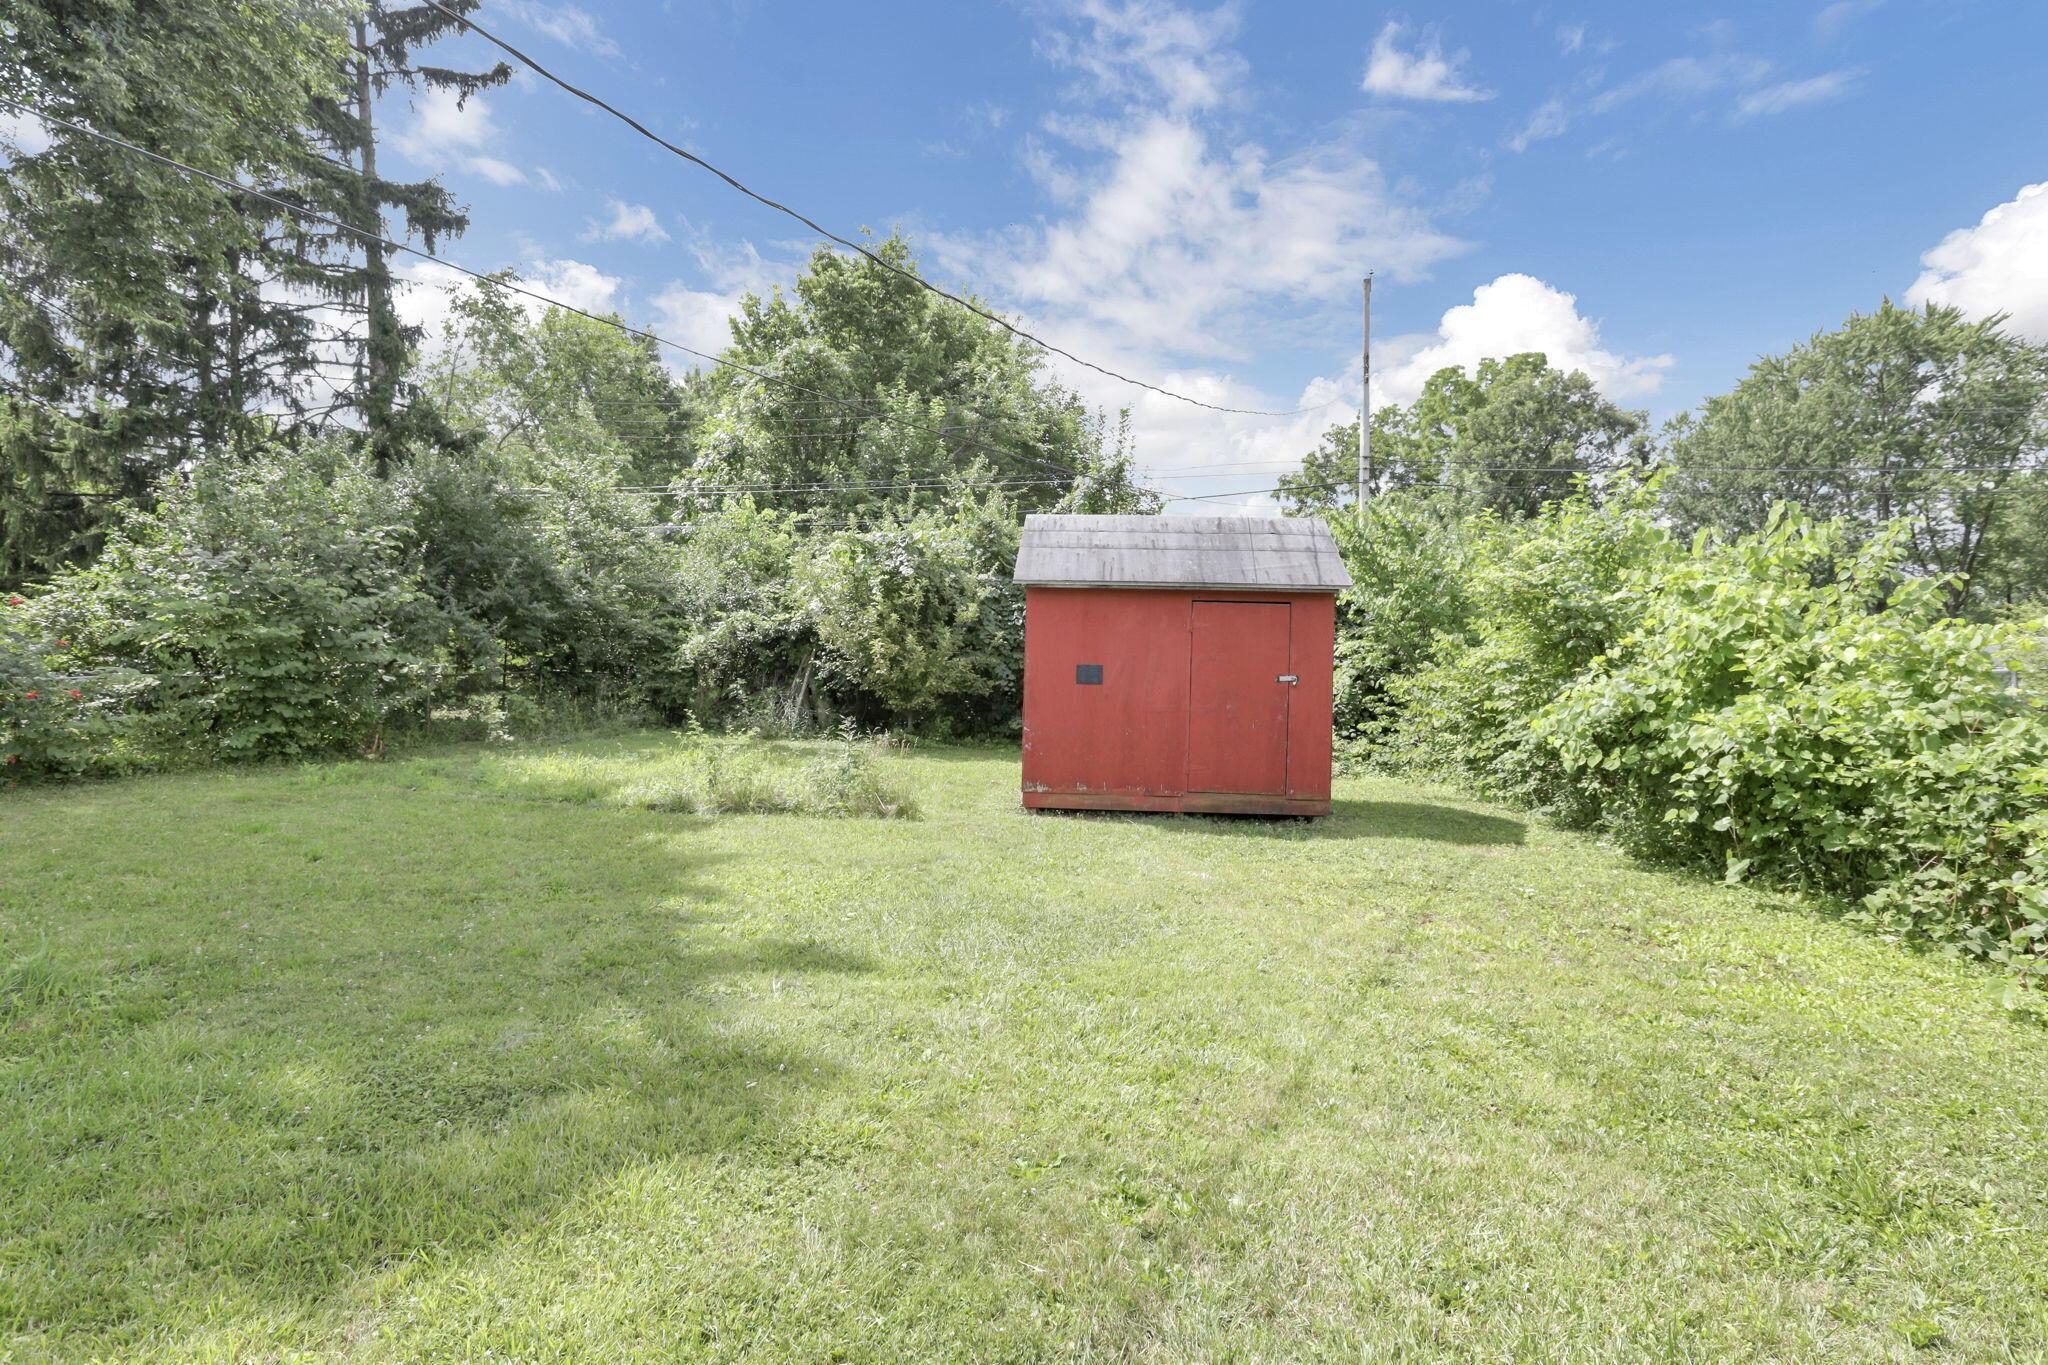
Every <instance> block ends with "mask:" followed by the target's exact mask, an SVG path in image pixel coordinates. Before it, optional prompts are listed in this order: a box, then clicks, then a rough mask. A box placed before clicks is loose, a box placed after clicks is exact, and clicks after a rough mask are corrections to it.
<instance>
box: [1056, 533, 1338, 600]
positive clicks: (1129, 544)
mask: <svg viewBox="0 0 2048 1365" xmlns="http://www.w3.org/2000/svg"><path fill="white" fill-rule="evenodd" d="M1016 577H1017V581H1018V582H1019V583H1030V584H1036V585H1038V586H1041V587H1067V588H1084V587H1085V588H1100V587H1108V588H1287V589H1291V590H1295V591H1300V592H1334V591H1335V590H1336V589H1338V588H1348V587H1350V586H1351V575H1350V574H1349V573H1347V572H1346V571H1345V568H1344V561H1343V559H1342V558H1341V557H1340V556H1339V555H1338V554H1337V542H1336V541H1335V540H1333V539H1331V538H1330V528H1329V527H1327V526H1325V525H1324V524H1323V523H1322V522H1321V521H1320V520H1318V519H1317V518H1315V517H1083V516H1031V517H1026V518H1024V539H1023V543H1022V544H1021V545H1020V546H1019V547H1018V549H1017V575H1016Z"/></svg>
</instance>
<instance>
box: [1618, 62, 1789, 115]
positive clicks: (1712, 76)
mask: <svg viewBox="0 0 2048 1365" xmlns="http://www.w3.org/2000/svg"><path fill="white" fill-rule="evenodd" d="M1770 74H1771V63H1770V62H1768V61H1767V60H1765V59H1764V58H1762V57H1757V56H1753V55H1751V54H1748V53H1744V52H1717V53H1713V54H1711V55H1708V56H1705V57H1673V58H1671V59H1670V60H1669V61H1664V62H1659V63H1658V64H1657V65H1655V66H1653V67H1651V68H1650V69H1649V70H1648V71H1645V72H1643V73H1642V74H1641V75H1639V76H1636V77H1634V78H1633V79H1631V80H1627V81H1623V82H1622V83H1621V84H1620V85H1616V86H1612V87H1610V88H1608V89H1606V90H1603V91H1601V92H1600V93H1599V94H1597V95H1595V96H1594V97H1593V98H1592V99H1591V100H1590V101H1588V103H1587V107H1588V108H1589V109H1591V110H1592V112H1594V113H1596V114H1610V113H1613V112H1614V111H1615V110H1617V109H1619V108H1621V107H1622V106H1623V105H1625V104H1630V103H1633V102H1634V101H1636V100H1639V99H1642V98H1644V97H1646V96H1647V97H1653V98H1657V99H1662V100H1667V101H1671V102H1673V103H1685V102H1689V101H1695V100H1700V99H1704V98H1706V97H1707V96H1709V95H1713V94H1717V93H1719V92H1721V91H1724V90H1728V89H1731V88H1740V87H1745V86H1752V85H1755V84H1757V83H1758V82H1759V81H1762V80H1764V79H1765V78H1766V77H1768V76H1769V75H1770Z"/></svg>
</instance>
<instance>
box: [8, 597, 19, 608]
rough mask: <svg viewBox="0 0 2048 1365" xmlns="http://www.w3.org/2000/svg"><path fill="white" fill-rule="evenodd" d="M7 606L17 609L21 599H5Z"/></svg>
mask: <svg viewBox="0 0 2048 1365" xmlns="http://www.w3.org/2000/svg"><path fill="white" fill-rule="evenodd" d="M7 605H8V606H10V607H18V606H20V605H21V599H20V598H19V597H10V598H8V599H7Z"/></svg>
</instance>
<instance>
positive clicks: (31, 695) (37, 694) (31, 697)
mask: <svg viewBox="0 0 2048 1365" xmlns="http://www.w3.org/2000/svg"><path fill="white" fill-rule="evenodd" d="M21 695H22V696H23V697H25V698H27V699H28V700H29V701H34V700H35V699H36V698H37V697H40V696H41V695H43V694H42V693H40V692H24V693H22V694H21Z"/></svg>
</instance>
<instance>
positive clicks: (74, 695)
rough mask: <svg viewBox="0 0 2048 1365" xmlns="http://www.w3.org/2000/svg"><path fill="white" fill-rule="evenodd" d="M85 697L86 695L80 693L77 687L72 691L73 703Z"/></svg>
mask: <svg viewBox="0 0 2048 1365" xmlns="http://www.w3.org/2000/svg"><path fill="white" fill-rule="evenodd" d="M84 695H85V693H83V692H81V691H79V690H78V689H77V688H75V687H74V688H72V689H71V699H72V700H73V701H76V700H78V699H79V698H80V697H82V696H84Z"/></svg>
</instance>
